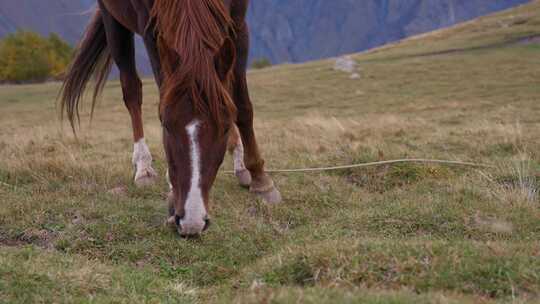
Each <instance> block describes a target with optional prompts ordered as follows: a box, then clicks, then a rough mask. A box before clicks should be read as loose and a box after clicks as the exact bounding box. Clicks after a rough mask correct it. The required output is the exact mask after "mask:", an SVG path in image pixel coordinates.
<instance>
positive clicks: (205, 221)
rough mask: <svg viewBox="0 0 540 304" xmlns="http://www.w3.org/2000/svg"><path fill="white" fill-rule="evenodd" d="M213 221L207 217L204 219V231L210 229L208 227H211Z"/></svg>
mask: <svg viewBox="0 0 540 304" xmlns="http://www.w3.org/2000/svg"><path fill="white" fill-rule="evenodd" d="M211 223H212V222H211V221H210V219H209V218H205V219H204V228H203V231H206V230H207V229H208V227H210V224H211Z"/></svg>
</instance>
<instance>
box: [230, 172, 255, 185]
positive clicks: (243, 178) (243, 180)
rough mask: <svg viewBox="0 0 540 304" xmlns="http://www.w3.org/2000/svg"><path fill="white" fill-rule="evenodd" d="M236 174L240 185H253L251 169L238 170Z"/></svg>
mask: <svg viewBox="0 0 540 304" xmlns="http://www.w3.org/2000/svg"><path fill="white" fill-rule="evenodd" d="M234 175H236V178H238V183H239V184H240V186H242V187H246V188H247V187H249V186H250V185H251V173H249V170H247V169H244V170H241V171H236V172H235V173H234Z"/></svg>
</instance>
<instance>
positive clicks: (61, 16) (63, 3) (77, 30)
mask: <svg viewBox="0 0 540 304" xmlns="http://www.w3.org/2000/svg"><path fill="white" fill-rule="evenodd" d="M526 2H528V0H437V1H426V0H407V1H401V0H362V1H344V0H339V1H328V0H294V1H291V0H257V1H251V6H250V10H249V16H248V19H249V24H250V27H251V29H252V49H251V57H252V58H253V59H256V58H269V59H271V60H272V61H273V62H274V63H280V62H303V61H307V60H313V59H320V58H326V57H332V56H336V55H339V54H345V53H354V52H358V51H362V50H366V49H369V48H372V47H375V46H380V45H382V44H385V43H388V42H393V41H396V40H399V39H402V38H404V37H408V36H411V35H415V34H418V33H423V32H428V31H431V30H434V29H438V28H441V27H447V26H450V25H454V24H456V23H459V22H463V21H466V20H469V19H472V18H475V17H477V16H482V15H486V14H489V13H491V12H495V11H498V10H502V9H506V8H510V7H513V6H516V5H518V4H522V3H526ZM93 3H95V2H94V0H47V1H43V0H22V1H15V0H7V1H0V37H2V36H4V35H6V34H7V33H9V32H12V31H14V30H16V29H20V28H23V29H32V30H34V31H38V32H40V33H43V34H48V33H50V32H51V31H52V32H57V33H59V34H60V35H61V36H62V37H64V39H67V40H68V41H70V42H72V43H75V42H76V41H78V39H79V37H80V34H81V33H82V31H83V29H84V27H85V25H86V23H87V20H88V18H89V15H90V8H91V7H92V6H93ZM139 45H140V44H139ZM139 54H140V55H139V57H140V58H139V60H140V61H142V62H143V64H142V68H143V71H144V72H149V71H150V68H149V67H148V63H147V61H146V59H145V57H146V54H145V53H144V52H143V51H140V52H139Z"/></svg>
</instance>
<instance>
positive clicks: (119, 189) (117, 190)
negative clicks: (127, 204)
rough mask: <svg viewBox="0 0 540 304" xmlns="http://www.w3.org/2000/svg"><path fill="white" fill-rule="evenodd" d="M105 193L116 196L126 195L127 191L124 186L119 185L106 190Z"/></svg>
mask: <svg viewBox="0 0 540 304" xmlns="http://www.w3.org/2000/svg"><path fill="white" fill-rule="evenodd" d="M107 193H109V194H111V195H117V196H126V195H127V193H128V191H127V187H126V186H119V187H116V188H112V189H111V190H109V191H107Z"/></svg>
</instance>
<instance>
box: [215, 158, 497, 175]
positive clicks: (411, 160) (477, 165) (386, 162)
mask: <svg viewBox="0 0 540 304" xmlns="http://www.w3.org/2000/svg"><path fill="white" fill-rule="evenodd" d="M400 163H419V164H440V165H455V166H465V167H475V168H495V166H493V165H488V164H481V163H472V162H462V161H453V160H440V159H422V158H409V159H394V160H384V161H377V162H370V163H361V164H352V165H344V166H332V167H320V168H299V169H274V170H265V172H267V173H309V172H327V171H338V170H346V169H356V168H365V167H375V166H382V165H395V164H400ZM224 173H226V174H234V171H230V170H229V171H224Z"/></svg>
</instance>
